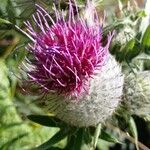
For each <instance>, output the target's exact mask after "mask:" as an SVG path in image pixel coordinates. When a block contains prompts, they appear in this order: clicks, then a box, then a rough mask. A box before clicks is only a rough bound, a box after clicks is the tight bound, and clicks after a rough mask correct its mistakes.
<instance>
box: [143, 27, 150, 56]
mask: <svg viewBox="0 0 150 150" xmlns="http://www.w3.org/2000/svg"><path fill="white" fill-rule="evenodd" d="M141 44H142V49H143V50H144V52H145V53H147V54H150V25H149V26H148V27H147V29H146V31H145V33H144V35H143V38H142V41H141Z"/></svg>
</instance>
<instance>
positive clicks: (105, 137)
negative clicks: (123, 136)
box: [100, 130, 121, 143]
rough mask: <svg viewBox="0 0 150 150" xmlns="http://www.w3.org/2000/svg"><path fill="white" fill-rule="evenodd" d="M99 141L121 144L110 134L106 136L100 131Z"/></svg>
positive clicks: (105, 133)
mask: <svg viewBox="0 0 150 150" xmlns="http://www.w3.org/2000/svg"><path fill="white" fill-rule="evenodd" d="M100 139H102V140H105V141H107V142H113V143H121V142H119V140H118V139H117V138H116V137H114V136H112V135H111V134H108V133H107V132H105V131H104V130H102V131H101V135H100Z"/></svg>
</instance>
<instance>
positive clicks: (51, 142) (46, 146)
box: [34, 128, 70, 150]
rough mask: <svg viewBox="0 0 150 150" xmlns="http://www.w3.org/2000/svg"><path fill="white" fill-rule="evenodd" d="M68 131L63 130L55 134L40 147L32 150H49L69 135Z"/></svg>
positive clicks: (66, 129)
mask: <svg viewBox="0 0 150 150" xmlns="http://www.w3.org/2000/svg"><path fill="white" fill-rule="evenodd" d="M69 131H70V130H69V129H68V128H65V129H62V130H60V131H59V132H57V133H56V134H55V135H54V136H53V137H52V138H51V139H50V140H48V141H46V142H45V143H43V144H42V145H40V146H38V147H37V148H35V149H34V150H48V149H50V148H51V147H52V146H53V145H54V144H56V143H58V142H59V141H61V140H62V139H64V138H65V137H66V136H67V135H68V134H69Z"/></svg>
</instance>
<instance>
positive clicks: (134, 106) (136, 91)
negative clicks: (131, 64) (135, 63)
mask: <svg viewBox="0 0 150 150" xmlns="http://www.w3.org/2000/svg"><path fill="white" fill-rule="evenodd" d="M122 103H123V105H124V106H126V107H127V109H128V110H129V111H130V112H131V113H132V114H136V115H139V116H145V115H148V114H150V71H143V72H138V73H137V74H136V76H135V75H134V74H132V73H131V74H129V75H128V76H127V77H126V78H125V85H124V96H123V102H122Z"/></svg>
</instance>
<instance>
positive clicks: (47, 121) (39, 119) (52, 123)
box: [27, 115, 62, 127]
mask: <svg viewBox="0 0 150 150" xmlns="http://www.w3.org/2000/svg"><path fill="white" fill-rule="evenodd" d="M27 117H28V119H30V120H31V121H33V122H36V123H38V124H40V125H43V126H48V127H61V126H62V125H60V126H59V124H58V123H60V122H61V121H60V120H59V119H57V118H55V117H53V116H46V115H29V116H27Z"/></svg>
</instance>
